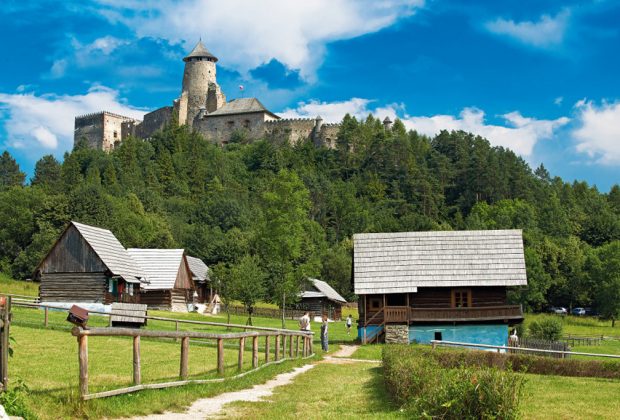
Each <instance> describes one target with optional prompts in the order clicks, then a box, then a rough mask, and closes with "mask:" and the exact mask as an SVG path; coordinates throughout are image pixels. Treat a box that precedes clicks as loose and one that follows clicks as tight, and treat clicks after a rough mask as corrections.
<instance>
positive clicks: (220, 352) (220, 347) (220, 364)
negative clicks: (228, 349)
mask: <svg viewBox="0 0 620 420" xmlns="http://www.w3.org/2000/svg"><path fill="white" fill-rule="evenodd" d="M217 373H218V374H220V375H224V339H223V338H218V339H217Z"/></svg>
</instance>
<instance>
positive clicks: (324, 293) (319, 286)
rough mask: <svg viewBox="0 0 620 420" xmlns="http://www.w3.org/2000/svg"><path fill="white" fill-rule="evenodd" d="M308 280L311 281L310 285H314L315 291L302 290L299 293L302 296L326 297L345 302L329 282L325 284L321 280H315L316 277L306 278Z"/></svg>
mask: <svg viewBox="0 0 620 420" xmlns="http://www.w3.org/2000/svg"><path fill="white" fill-rule="evenodd" d="M308 280H309V281H310V283H312V286H314V288H315V289H316V291H314V290H307V291H305V292H302V294H301V297H302V298H310V297H326V298H327V299H329V300H333V301H336V302H341V303H346V302H347V301H346V300H345V299H344V298H343V297H342V296H340V295H339V294H338V292H337V291H335V290H334V289H333V288H332V287H331V286H330V285H329V284H327V283H326V282H324V281H323V280H317V279H308Z"/></svg>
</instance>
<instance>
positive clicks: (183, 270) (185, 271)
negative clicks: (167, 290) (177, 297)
mask: <svg viewBox="0 0 620 420" xmlns="http://www.w3.org/2000/svg"><path fill="white" fill-rule="evenodd" d="M193 287H194V285H193V282H192V271H191V270H190V269H189V264H188V263H187V258H186V257H185V256H183V258H182V259H181V264H180V265H179V271H178V273H177V279H176V281H175V282H174V288H175V289H193Z"/></svg>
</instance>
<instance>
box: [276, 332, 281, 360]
mask: <svg viewBox="0 0 620 420" xmlns="http://www.w3.org/2000/svg"><path fill="white" fill-rule="evenodd" d="M275 360H276V361H278V360H280V335H279V334H278V335H276V357H275Z"/></svg>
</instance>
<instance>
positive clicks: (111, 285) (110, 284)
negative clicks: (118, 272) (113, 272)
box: [108, 279, 118, 295]
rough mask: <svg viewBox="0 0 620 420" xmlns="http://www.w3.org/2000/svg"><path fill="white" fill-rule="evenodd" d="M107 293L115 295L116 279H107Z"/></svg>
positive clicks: (116, 291) (116, 289)
mask: <svg viewBox="0 0 620 420" xmlns="http://www.w3.org/2000/svg"><path fill="white" fill-rule="evenodd" d="M108 293H111V294H113V295H116V294H117V293H118V280H116V279H109V280H108Z"/></svg>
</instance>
